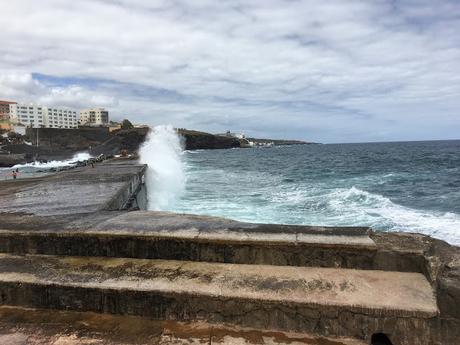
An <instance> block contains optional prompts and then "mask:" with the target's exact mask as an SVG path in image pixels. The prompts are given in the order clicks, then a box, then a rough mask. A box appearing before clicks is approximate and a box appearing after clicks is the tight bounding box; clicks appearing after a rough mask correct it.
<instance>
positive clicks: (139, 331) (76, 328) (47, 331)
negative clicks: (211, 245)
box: [0, 307, 367, 345]
mask: <svg viewBox="0 0 460 345" xmlns="http://www.w3.org/2000/svg"><path fill="white" fill-rule="evenodd" d="M43 320H46V323H44V322H43ZM0 344H2V345H26V344H27V345H154V344H155V345H166V344H168V345H171V344H173V345H195V344H196V345H198V344H222V345H249V344H266V345H275V344H281V345H288V344H289V345H297V344H308V345H366V344H367V343H365V342H362V341H360V340H356V339H347V338H326V337H318V336H315V335H311V334H305V333H289V332H280V331H270V330H259V329H250V328H241V327H229V326H223V325H213V324H209V323H205V322H176V321H158V320H151V319H146V318H141V317H133V316H119V315H109V314H97V313H91V312H70V311H57V310H52V311H50V310H43V309H30V308H16V307H0Z"/></svg>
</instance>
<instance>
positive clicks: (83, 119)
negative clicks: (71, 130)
mask: <svg viewBox="0 0 460 345" xmlns="http://www.w3.org/2000/svg"><path fill="white" fill-rule="evenodd" d="M108 123H109V112H108V111H107V110H105V109H104V108H91V109H85V110H82V111H80V125H89V126H94V125H96V126H97V125H106V124H108Z"/></svg>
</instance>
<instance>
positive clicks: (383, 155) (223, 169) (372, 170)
mask: <svg viewBox="0 0 460 345" xmlns="http://www.w3.org/2000/svg"><path fill="white" fill-rule="evenodd" d="M182 159H183V162H184V169H185V178H186V182H185V190H184V192H183V193H182V195H181V196H180V197H179V198H177V200H175V202H173V203H170V204H169V205H168V206H167V207H166V208H163V209H166V210H169V211H174V212H184V213H195V214H203V215H213V216H222V217H227V218H231V219H235V220H240V221H248V222H256V223H280V224H281V223H282V224H308V225H325V226H335V225H337V226H370V227H372V228H373V229H374V230H376V231H407V232H419V233H423V234H428V235H432V236H433V237H436V238H440V239H443V240H446V241H448V242H450V243H452V244H456V245H460V141H424V142H392V143H361V144H328V145H298V146H278V147H272V148H253V149H233V150H209V151H188V152H187V151H186V152H185V153H184V154H183V155H182Z"/></svg>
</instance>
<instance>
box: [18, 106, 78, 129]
mask: <svg viewBox="0 0 460 345" xmlns="http://www.w3.org/2000/svg"><path fill="white" fill-rule="evenodd" d="M10 111H11V112H10V119H11V122H13V123H16V124H23V125H25V126H31V127H33V128H40V127H44V128H77V127H78V118H77V112H76V111H74V110H71V109H67V108H52V107H44V106H41V105H37V104H26V103H17V104H15V105H13V106H12V107H11V108H10Z"/></svg>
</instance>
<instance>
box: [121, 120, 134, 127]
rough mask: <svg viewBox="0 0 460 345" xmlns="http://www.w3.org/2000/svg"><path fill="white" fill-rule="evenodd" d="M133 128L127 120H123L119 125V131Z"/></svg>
mask: <svg viewBox="0 0 460 345" xmlns="http://www.w3.org/2000/svg"><path fill="white" fill-rule="evenodd" d="M133 128H134V126H133V124H132V123H131V121H129V120H128V119H124V120H123V122H122V123H121V129H133Z"/></svg>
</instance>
